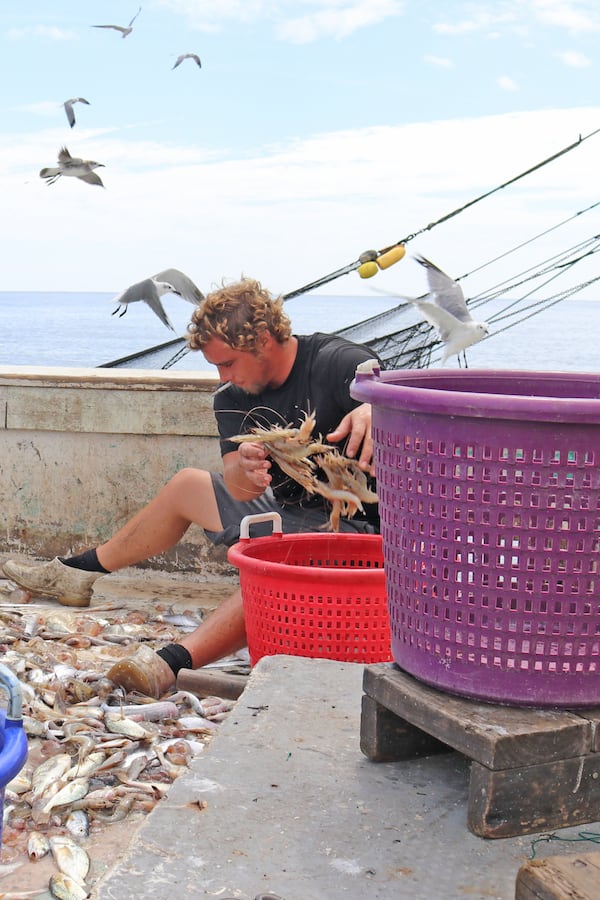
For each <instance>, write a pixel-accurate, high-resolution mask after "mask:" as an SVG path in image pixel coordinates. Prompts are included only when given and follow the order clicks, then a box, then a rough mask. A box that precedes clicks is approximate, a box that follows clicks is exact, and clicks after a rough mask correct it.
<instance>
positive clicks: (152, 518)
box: [96, 469, 223, 572]
mask: <svg viewBox="0 0 600 900" xmlns="http://www.w3.org/2000/svg"><path fill="white" fill-rule="evenodd" d="M192 522H194V523H195V524H196V525H200V527H202V528H206V529H207V530H208V531H220V530H221V528H222V527H223V526H222V525H221V517H220V515H219V510H218V507H217V501H216V498H215V492H214V490H213V486H212V479H211V476H210V472H206V471H204V470H202V469H181V471H179V472H177V474H176V475H174V476H173V477H172V478H171V479H170V480H169V481H168V482H167V483H166V484H165V486H164V487H163V488H162V489H161V490H160V491H159V492H158V494H157V495H156V496H155V497H154V498H153V499H152V500H151V501H150V503H148V504H147V505H146V506H144V507H143V509H141V510H140V511H139V512H138V513H136V515H134V516H133V518H132V519H130V520H129V521H128V522H127V523H126V524H125V525H123V527H122V528H120V529H119V531H117V532H116V533H115V534H114V535H113V536H112V537H111V538H110V540H108V541H106V543H104V544H101V545H100V546H99V547H97V548H96V553H97V556H98V560H99V562H100V564H101V565H102V566H104V568H105V569H106V570H107V571H108V572H115V571H117V569H122V568H124V567H125V566H132V565H135V564H136V563H138V562H141V561H142V560H144V559H148V558H149V557H150V556H156V554H158V553H163V552H164V551H165V550H169V549H170V548H171V547H173V546H175V544H176V543H177V542H178V541H180V540H181V538H182V537H183V535H184V534H185V532H186V531H187V530H188V528H189V527H190V525H191V523H192Z"/></svg>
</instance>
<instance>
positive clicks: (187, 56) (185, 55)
mask: <svg viewBox="0 0 600 900" xmlns="http://www.w3.org/2000/svg"><path fill="white" fill-rule="evenodd" d="M184 59H193V60H194V62H195V63H196V65H197V66H198V68H199V69H201V68H202V63H201V62H200V57H199V56H198V54H197V53H182V54H181V56H178V57H177V59H176V60H175V65H174V66H173V69H176V68H177V66H179V65H181V63H182V62H183V61H184Z"/></svg>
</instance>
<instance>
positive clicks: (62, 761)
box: [31, 753, 71, 800]
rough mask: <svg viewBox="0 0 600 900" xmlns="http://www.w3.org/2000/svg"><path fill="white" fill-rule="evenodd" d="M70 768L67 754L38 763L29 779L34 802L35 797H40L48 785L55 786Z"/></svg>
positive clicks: (69, 759)
mask: <svg viewBox="0 0 600 900" xmlns="http://www.w3.org/2000/svg"><path fill="white" fill-rule="evenodd" d="M70 768H71V757H70V756H69V754H68V753H59V754H57V755H56V756H50V757H49V758H48V759H46V760H44V762H43V763H40V764H39V766H38V767H37V769H36V770H35V772H34V773H33V775H32V778H31V793H32V798H33V799H34V800H35V799H36V798H37V797H41V796H42V795H43V794H44V792H45V791H46V790H47V789H48V788H49V787H50V785H52V784H56V782H57V781H58V780H59V779H60V778H62V776H63V775H64V774H65V772H66V771H67V770H68V769H70Z"/></svg>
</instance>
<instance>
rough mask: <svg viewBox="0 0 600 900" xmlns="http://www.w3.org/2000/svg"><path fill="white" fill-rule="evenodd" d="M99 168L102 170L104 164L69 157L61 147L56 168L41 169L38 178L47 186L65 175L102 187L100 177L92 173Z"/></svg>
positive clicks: (64, 148)
mask: <svg viewBox="0 0 600 900" xmlns="http://www.w3.org/2000/svg"><path fill="white" fill-rule="evenodd" d="M100 167H102V168H104V163H99V162H95V161H94V160H93V159H79V157H77V156H71V154H70V153H69V151H68V150H67V148H66V147H61V149H60V150H59V152H58V166H54V167H53V168H50V169H41V170H40V178H45V179H46V182H47V184H54V182H55V181H56V180H57V178H60V176H61V175H67V176H72V177H73V178H79V180H80V181H87V183H88V184H98V185H100V187H104V185H103V184H102V181H101V180H100V177H99V176H98V175H96V173H95V172H93V171H92V169H98V168H100Z"/></svg>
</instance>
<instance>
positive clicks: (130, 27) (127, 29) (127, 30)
mask: <svg viewBox="0 0 600 900" xmlns="http://www.w3.org/2000/svg"><path fill="white" fill-rule="evenodd" d="M141 11H142V7H141V6H140V8H139V9H138V11H137V12H136V14H135V16H134V17H133V19H132V20H131V22H130V23H129V25H127V26H124V25H92V28H112V29H113V30H114V31H120V32H121V37H124V38H126V37H127V35H128V34H131V32H132V31H133V23H134V22H135V20H136V19H137V17H138V16H139V14H140V13H141Z"/></svg>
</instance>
